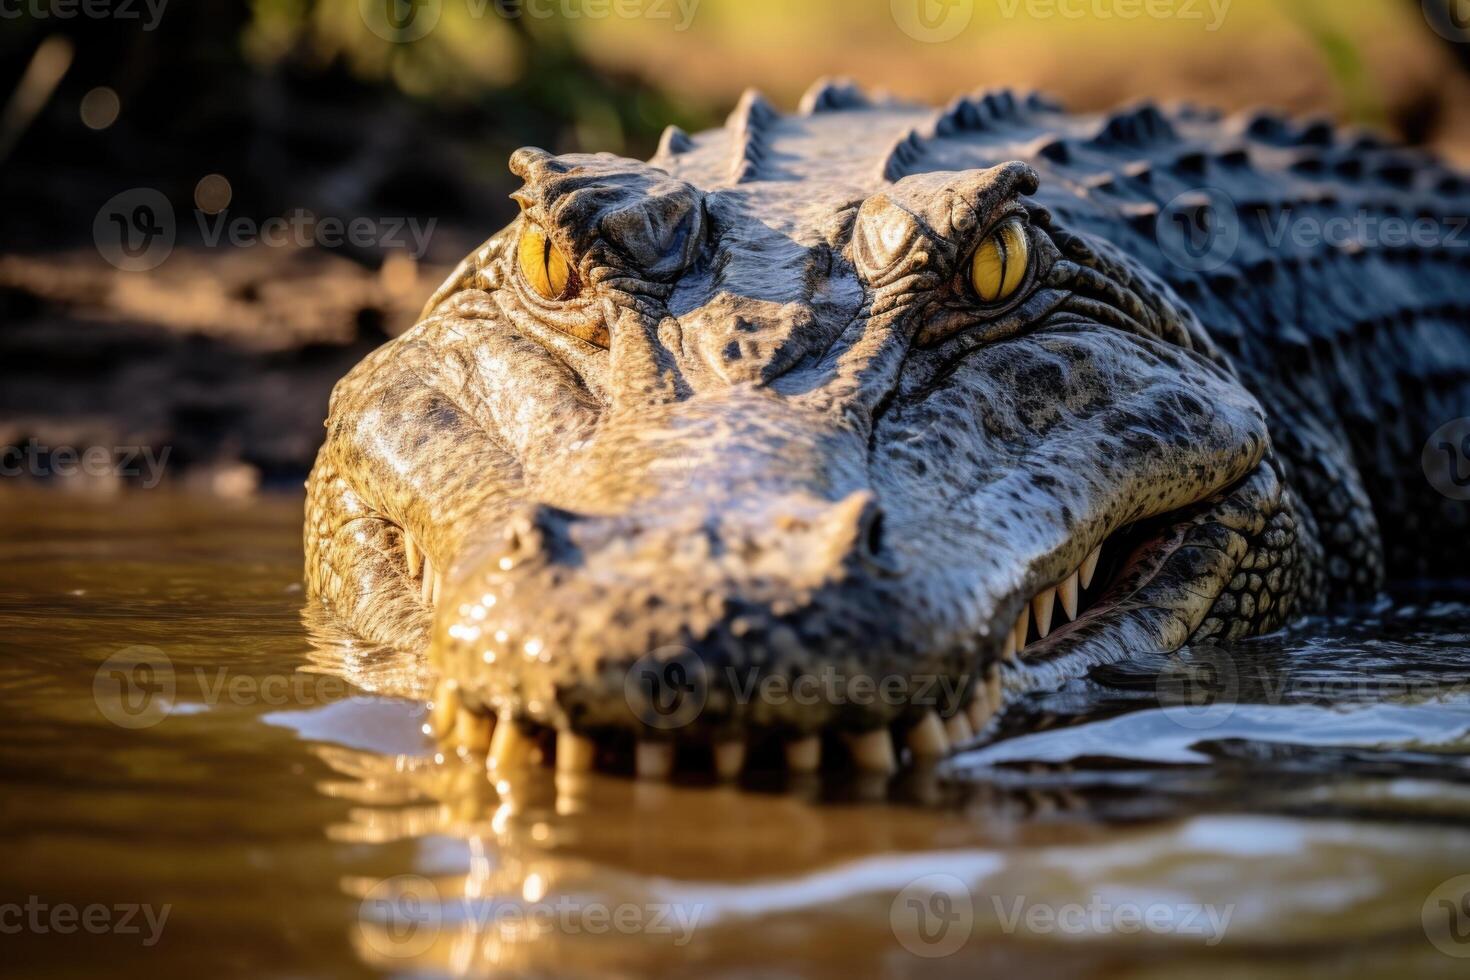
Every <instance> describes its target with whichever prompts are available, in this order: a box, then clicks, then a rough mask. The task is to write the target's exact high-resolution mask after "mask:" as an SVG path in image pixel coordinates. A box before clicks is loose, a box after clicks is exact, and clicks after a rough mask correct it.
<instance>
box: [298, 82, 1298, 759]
mask: <svg viewBox="0 0 1470 980" xmlns="http://www.w3.org/2000/svg"><path fill="white" fill-rule="evenodd" d="M839 115H841V114H840V113H832V114H831V120H830V121H828V120H824V119H823V118H822V114H821V113H820V112H815V111H814V112H810V113H808V114H807V115H806V116H804V117H800V118H798V117H779V116H778V115H777V114H775V112H774V110H771V109H770V108H769V107H768V106H766V105H765V104H764V103H763V102H761V101H760V100H759V99H748V100H747V101H746V102H745V103H744V104H743V105H742V107H741V109H740V110H739V111H738V112H737V117H736V119H735V120H733V121H732V124H731V125H730V126H729V127H727V129H726V130H723V131H720V132H716V133H712V134H707V135H704V136H701V137H699V138H698V139H690V138H688V137H684V136H683V135H682V134H680V133H677V132H673V133H671V134H670V135H669V136H667V137H666V139H665V142H664V146H663V148H662V149H661V151H660V154H659V156H657V157H656V158H655V159H654V160H653V161H652V162H651V163H642V162H638V161H634V160H628V159H623V158H618V157H614V156H609V155H605V154H603V155H567V156H553V155H550V154H548V153H545V152H543V151H540V150H532V149H527V150H522V151H519V152H518V153H516V154H515V156H514V158H513V159H512V161H511V168H512V170H513V171H514V173H515V174H517V175H518V176H519V177H520V178H521V179H522V180H523V181H524V186H523V187H522V188H521V190H520V191H519V192H518V193H517V194H516V200H517V201H518V202H519V203H520V205H521V208H522V212H521V214H520V216H519V217H518V218H517V220H516V221H515V222H514V223H513V224H511V225H510V226H509V227H508V228H506V229H505V230H504V231H503V232H501V233H500V234H498V235H496V236H495V237H494V238H492V239H491V240H490V241H489V242H488V243H487V244H486V245H485V246H484V247H483V248H482V249H481V250H480V251H478V252H477V253H476V254H475V255H473V256H471V257H470V259H469V260H467V261H466V263H465V264H464V265H463V266H462V267H461V269H460V270H459V271H458V272H457V273H456V275H455V276H454V277H453V278H452V279H451V280H450V282H449V283H447V284H446V285H445V287H443V288H442V289H441V290H440V292H439V294H437V295H436V296H435V298H434V299H433V300H432V301H431V303H430V307H429V313H428V315H427V317H426V319H425V321H424V322H423V323H422V324H421V325H420V326H419V327H418V328H416V330H415V331H414V332H413V333H411V334H409V335H408V336H407V337H405V338H404V339H403V340H401V341H400V342H398V343H397V344H396V345H394V347H392V348H390V353H389V354H387V355H384V356H381V357H379V358H378V359H377V360H376V361H375V362H374V364H373V366H372V367H371V368H370V369H366V370H364V371H362V372H359V374H358V375H357V376H355V377H354V378H353V379H349V381H348V382H347V383H345V384H344V386H343V387H342V388H340V389H339V391H338V393H337V395H336V397H335V399H334V409H333V421H332V422H331V423H330V425H331V428H332V432H333V441H336V442H339V443H342V444H343V445H349V446H351V447H352V448H351V449H350V451H349V450H341V451H339V452H337V453H336V455H335V456H334V457H333V460H334V464H333V465H334V469H333V471H332V477H333V478H334V479H336V480H338V481H340V485H341V486H349V487H351V488H352V489H351V491H350V492H351V494H352V497H353V503H354V505H355V506H358V507H359V508H361V511H360V513H361V514H369V513H371V514H373V515H377V516H380V517H381V518H382V519H383V521H384V523H385V525H386V526H389V527H393V528H402V529H404V534H403V540H404V541H405V542H407V543H408V548H409V551H410V552H413V553H416V552H424V553H426V554H427V555H428V556H429V563H430V565H429V567H430V568H433V569H438V570H439V571H437V572H435V571H430V572H428V573H427V575H428V576H429V577H431V578H432V579H433V580H434V581H433V584H432V585H426V587H425V589H424V595H425V596H426V597H428V598H430V599H431V600H432V603H433V607H434V610H435V613H434V617H433V625H432V628H431V629H430V630H429V631H428V633H427V634H424V635H427V636H428V637H429V639H430V646H431V650H432V661H433V663H434V665H435V666H436V668H437V669H438V671H439V672H440V673H441V675H442V676H443V677H445V678H447V679H449V681H450V684H449V685H448V688H449V689H450V690H449V693H447V694H445V695H444V696H443V698H441V702H443V701H445V700H446V699H447V700H449V701H451V702H452V704H453V705H454V706H457V707H459V708H460V709H461V710H468V711H472V712H475V713H480V714H484V715H487V716H488V715H489V714H491V713H494V714H495V715H497V716H498V717H499V718H500V719H501V721H502V731H510V730H511V726H509V725H505V724H504V722H506V721H507V720H513V721H514V722H516V723H517V725H518V726H519V727H518V730H520V731H523V732H524V731H526V730H527V727H526V726H544V727H545V728H548V729H556V730H558V731H561V732H565V733H568V735H567V738H566V742H565V744H564V746H563V748H561V749H559V750H558V751H559V752H561V753H565V754H566V755H567V757H568V759H570V758H571V757H572V756H573V755H576V756H578V757H580V758H582V759H583V760H584V761H585V760H588V759H590V758H592V756H593V755H594V754H595V753H596V752H598V751H601V750H602V749H604V748H607V747H616V746H619V745H632V743H633V742H634V741H635V740H636V741H637V742H638V743H639V745H638V751H637V758H638V759H639V765H642V766H646V767H647V768H649V769H650V770H651V771H653V770H659V769H661V768H663V769H666V768H667V765H668V759H669V754H668V753H669V750H668V748H667V746H668V745H669V744H671V743H674V742H690V743H701V744H714V745H716V746H718V747H720V748H721V751H722V752H723V753H724V754H720V753H717V758H718V759H720V760H722V768H733V766H734V765H738V760H739V759H740V757H741V752H742V751H743V749H742V748H741V747H742V746H744V745H747V744H752V745H759V744H768V743H774V744H779V743H785V744H786V745H787V748H788V749H789V750H790V752H791V758H792V760H793V764H810V760H811V759H812V758H813V754H814V752H815V751H816V749H815V747H814V746H815V743H814V742H813V741H812V739H813V737H814V736H822V735H827V734H845V735H847V736H848V737H849V741H850V744H851V745H852V751H853V753H854V754H855V757H856V758H857V759H858V761H859V762H860V763H862V764H864V765H868V766H872V767H876V768H883V767H885V766H887V765H889V764H891V761H892V749H891V743H890V741H889V740H890V737H891V735H893V734H895V733H896V734H898V735H900V736H901V739H900V743H899V744H900V745H903V744H905V741H906V744H908V745H909V746H910V747H911V748H912V749H913V750H914V752H915V753H917V754H919V755H934V754H941V753H942V752H943V751H944V750H945V749H946V748H947V747H948V746H949V745H950V744H952V743H953V742H954V741H955V740H958V739H964V738H966V737H968V736H969V735H970V734H971V733H972V732H974V731H976V729H977V728H978V727H980V726H983V725H985V724H986V723H987V722H988V720H989V719H990V718H991V717H993V715H994V714H995V712H996V710H997V709H998V708H999V707H1000V705H1001V702H1002V698H1003V697H1004V691H1006V690H1016V689H1019V688H1022V687H1024V686H1026V685H1028V684H1034V683H1038V682H1044V681H1054V680H1056V679H1058V678H1061V677H1065V676H1071V675H1074V674H1076V673H1078V672H1079V671H1080V670H1081V669H1083V668H1084V667H1086V666H1088V665H1091V664H1096V663H1101V662H1107V661H1112V660H1116V659H1118V658H1121V657H1126V656H1128V655H1130V654H1132V653H1139V652H1144V651H1172V650H1175V649H1177V648H1179V647H1180V646H1181V645H1183V644H1184V643H1186V641H1188V640H1189V639H1190V637H1191V636H1197V635H1210V636H1214V635H1222V636H1224V635H1229V636H1239V635H1244V634H1247V633H1251V632H1257V631H1260V630H1262V629H1265V628H1267V627H1270V626H1274V625H1275V624H1277V623H1279V622H1280V621H1281V619H1282V617H1284V616H1285V615H1286V614H1287V612H1288V611H1289V609H1290V606H1291V603H1292V601H1293V596H1294V595H1295V593H1296V592H1297V590H1298V583H1299V579H1300V569H1299V565H1300V562H1299V561H1298V559H1297V549H1296V545H1295V541H1296V525H1295V520H1294V517H1293V514H1292V510H1291V507H1290V500H1289V495H1287V494H1286V493H1285V492H1284V490H1283V487H1282V484H1281V482H1280V481H1279V478H1278V470H1277V468H1276V466H1275V465H1274V463H1273V460H1272V457H1271V453H1270V440H1269V438H1268V434H1267V429H1266V421H1265V418H1264V413H1263V411H1262V409H1261V407H1260V405H1259V404H1258V403H1257V401H1256V400H1255V399H1254V398H1253V397H1252V396H1251V394H1250V393H1249V392H1248V391H1247V390H1246V389H1245V388H1243V387H1242V385H1241V384H1240V383H1239V381H1238V380H1237V379H1236V377H1235V376H1234V374H1233V373H1232V370H1231V368H1230V367H1229V365H1228V364H1227V363H1226V362H1225V361H1224V359H1223V358H1222V357H1221V356H1220V355H1219V353H1218V352H1217V351H1216V350H1215V349H1214V348H1213V347H1212V345H1211V342H1210V340H1209V339H1208V336H1207V333H1206V330H1205V329H1204V327H1203V326H1202V325H1201V324H1200V322H1199V321H1198V320H1197V318H1196V317H1195V315H1194V314H1193V313H1192V312H1191V310H1190V308H1189V307H1188V306H1187V305H1186V304H1185V303H1183V302H1182V301H1181V299H1180V297H1179V296H1177V295H1176V294H1175V293H1174V292H1173V291H1171V290H1170V289H1169V288H1168V287H1167V286H1165V285H1164V284H1163V282H1162V281H1161V280H1160V279H1158V278H1156V277H1155V276H1154V275H1153V274H1151V273H1150V272H1149V271H1148V270H1147V269H1146V268H1145V266H1144V265H1143V264H1142V263H1140V262H1139V261H1136V260H1135V259H1134V258H1132V257H1130V255H1128V254H1126V253H1125V252H1124V251H1123V250H1122V249H1120V248H1119V247H1118V246H1117V245H1115V244H1114V243H1111V242H1110V241H1108V240H1107V239H1106V238H1104V237H1101V236H1098V235H1094V234H1084V233H1082V232H1080V231H1069V230H1067V228H1065V227H1064V226H1063V224H1062V223H1061V222H1060V220H1059V219H1058V218H1057V217H1056V215H1055V214H1054V213H1053V212H1052V211H1050V210H1048V208H1047V207H1045V206H1043V204H1042V203H1041V202H1040V200H1039V199H1038V193H1039V177H1038V173H1037V170H1036V169H1034V168H1033V166H1031V165H1029V164H1028V163H1024V162H1020V161H1019V160H1014V159H1009V160H1008V159H1004V158H1000V159H997V160H994V161H991V160H984V159H981V160H975V161H970V162H973V163H975V164H976V165H973V166H952V167H951V166H941V167H937V168H934V169H927V168H915V172H913V173H905V174H896V173H894V168H893V166H892V164H891V160H890V163H889V164H888V165H887V166H886V168H885V165H883V163H882V160H881V159H879V160H877V161H876V164H875V158H874V154H873V152H872V150H871V148H870V147H869V146H868V144H869V143H870V142H872V141H876V140H878V139H879V138H880V136H881V134H883V133H886V132H891V131H892V130H894V128H895V126H896V125H898V122H901V121H902V114H901V113H900V112H899V110H893V111H892V112H891V113H890V112H885V111H880V110H878V109H874V108H864V109H863V110H862V111H861V112H851V113H848V115H850V116H851V117H852V118H851V119H849V120H848V121H846V122H845V123H842V124H839V122H838V120H837V118H836V117H837V116H839ZM822 125H825V126H826V128H825V129H823V128H822ZM783 126H788V127H789V132H785V131H783V129H782V127H783ZM880 156H881V155H880ZM374 379H377V380H374ZM420 386H421V391H422V393H421V394H415V395H408V394H404V392H405V391H407V390H410V389H412V390H414V391H418V390H420ZM331 444H332V443H331V442H329V448H328V452H331V451H332V450H331ZM319 469H321V467H319ZM405 472H411V473H413V474H414V476H413V477H412V478H411V479H405V477H404V476H403V474H404V473H405ZM365 488H367V489H365ZM344 492H346V491H344ZM309 530H310V529H309ZM1268 539H1269V541H1270V544H1271V547H1270V548H1269V550H1268V548H1267V541H1268ZM385 540H386V541H387V542H388V544H389V546H390V547H391V545H392V541H393V538H392V533H391V532H389V536H388V537H387V538H386V539H385ZM1268 554H1269V556H1270V557H1269V560H1268V558H1267V557H1265V556H1267V555H1268ZM1258 555H1259V556H1262V557H1260V558H1259V559H1258V558H1257V556H1258ZM1258 560H1259V566H1258V567H1259V568H1260V569H1261V572H1262V574H1263V575H1268V574H1269V576H1270V578H1271V584H1270V586H1269V587H1266V586H1265V585H1262V584H1258V585H1257V586H1256V591H1255V593H1250V592H1247V593H1246V594H1240V592H1241V590H1240V582H1239V581H1237V584H1236V587H1234V588H1232V587H1231V585H1230V583H1231V582H1232V580H1233V579H1237V576H1238V574H1239V573H1240V572H1241V571H1242V568H1253V567H1257V565H1256V564H1255V563H1256V562H1257V561H1258ZM419 567H420V566H419V563H418V559H417V557H416V555H415V554H410V556H409V561H408V563H407V565H406V566H405V567H390V566H384V567H383V568H382V569H380V571H379V573H378V577H377V578H376V579H374V581H375V583H376V586H375V587H374V588H372V589H369V592H370V593H375V594H377V595H379V596H381V595H382V594H383V590H384V589H387V588H390V587H397V586H396V584H395V583H397V582H398V580H399V579H404V580H407V579H408V578H410V577H412V576H413V575H414V574H423V573H419V572H418V569H419ZM347 577H348V578H350V577H351V576H350V575H349V576H347ZM339 578H340V576H339ZM427 581H428V579H427V578H426V582H427ZM336 585H340V582H338V583H336ZM332 587H333V585H332V584H329V585H327V586H324V587H322V589H321V590H320V591H323V592H328V593H330V591H331V588H332ZM415 602H416V600H415ZM366 605H367V604H364V603H361V602H357V603H356V606H355V608H365V606H366ZM399 622H401V623H402V624H403V627H402V628H403V631H404V633H405V634H407V633H409V632H411V631H412V629H416V628H417V627H415V626H413V622H414V621H413V619H412V617H411V616H405V618H403V619H401V620H399ZM412 635H413V636H414V637H415V638H417V637H418V636H419V635H420V634H418V633H413V634H412ZM389 638H394V637H392V636H390V637H389ZM399 638H401V637H399ZM671 698H672V700H670V699H671ZM446 724H447V725H448V727H453V722H452V720H449V719H446ZM506 751H509V750H508V749H507V750H506ZM797 760H805V761H803V762H798V761H797ZM570 764H573V765H575V764H577V763H570Z"/></svg>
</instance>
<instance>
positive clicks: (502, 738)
mask: <svg viewBox="0 0 1470 980" xmlns="http://www.w3.org/2000/svg"><path fill="white" fill-rule="evenodd" d="M532 748H533V743H532V741H531V740H530V739H529V738H527V737H526V733H525V732H523V731H521V730H520V728H518V727H517V726H516V725H515V724H513V723H512V722H511V720H510V717H509V716H506V717H505V718H502V719H500V721H498V722H496V724H495V734H494V735H492V736H491V737H490V756H489V758H488V759H486V760H485V764H486V768H488V769H490V770H492V771H495V772H504V771H505V770H508V769H517V768H521V767H523V766H525V765H527V764H529V763H530V761H531V749H532Z"/></svg>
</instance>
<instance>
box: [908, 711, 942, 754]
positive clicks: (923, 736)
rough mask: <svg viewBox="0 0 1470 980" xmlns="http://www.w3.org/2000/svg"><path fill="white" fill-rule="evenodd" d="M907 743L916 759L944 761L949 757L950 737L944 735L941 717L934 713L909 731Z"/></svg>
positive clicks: (926, 716) (930, 713) (922, 719)
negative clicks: (943, 759)
mask: <svg viewBox="0 0 1470 980" xmlns="http://www.w3.org/2000/svg"><path fill="white" fill-rule="evenodd" d="M907 741H908V746H909V751H910V752H912V753H913V754H914V758H916V759H942V758H944V757H945V756H947V755H949V736H948V735H946V734H945V733H944V723H943V722H942V721H940V720H939V715H938V714H937V713H935V712H933V711H931V712H929V713H928V714H927V715H925V716H924V717H923V718H921V719H920V720H919V723H918V724H917V725H915V726H914V727H913V728H910V729H909V731H908V736H907Z"/></svg>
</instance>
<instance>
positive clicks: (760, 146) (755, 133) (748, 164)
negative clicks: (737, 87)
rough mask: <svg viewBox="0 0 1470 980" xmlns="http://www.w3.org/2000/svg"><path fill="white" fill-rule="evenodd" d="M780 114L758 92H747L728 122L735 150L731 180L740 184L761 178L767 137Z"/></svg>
mask: <svg viewBox="0 0 1470 980" xmlns="http://www.w3.org/2000/svg"><path fill="white" fill-rule="evenodd" d="M780 118H781V113H780V112H779V111H778V110H777V109H776V107H775V106H773V105H771V103H770V102H768V101H767V100H766V97H765V96H764V95H762V94H761V93H760V92H759V91H757V90H756V89H753V88H751V89H746V90H745V94H743V95H741V96H740V101H739V102H738V103H737V104H736V106H735V111H733V112H731V113H730V118H729V119H728V120H726V122H725V128H726V129H727V130H729V132H730V141H731V147H732V153H731V160H730V180H731V181H732V182H733V183H736V184H740V183H745V182H747V181H751V180H755V179H757V178H759V177H760V175H761V165H762V164H763V163H764V162H765V160H766V155H767V136H768V134H769V131H770V129H771V127H772V126H773V125H775V123H776V122H777V121H778V120H779V119H780Z"/></svg>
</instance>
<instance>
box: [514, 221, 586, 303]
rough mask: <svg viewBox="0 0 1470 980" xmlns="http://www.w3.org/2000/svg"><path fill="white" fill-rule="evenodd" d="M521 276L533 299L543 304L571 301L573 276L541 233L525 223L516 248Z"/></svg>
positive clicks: (549, 241) (574, 289)
mask: <svg viewBox="0 0 1470 980" xmlns="http://www.w3.org/2000/svg"><path fill="white" fill-rule="evenodd" d="M516 252H517V256H518V258H519V260H520V265H521V275H522V276H524V277H525V280H526V285H528V286H530V287H531V288H532V289H533V290H535V292H536V295H537V296H540V297H541V298H542V299H546V300H562V299H571V298H572V297H573V296H575V295H576V293H577V281H576V276H575V275H574V274H573V273H572V266H571V263H570V262H568V261H567V257H566V256H565V255H563V254H562V251H561V249H559V248H557V247H556V245H555V244H553V243H552V241H551V238H550V236H548V235H547V234H546V231H545V229H543V228H542V227H541V226H540V225H538V224H536V223H535V222H534V221H527V222H526V226H525V227H524V228H522V229H521V240H520V243H519V244H518V245H517V246H516Z"/></svg>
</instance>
